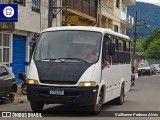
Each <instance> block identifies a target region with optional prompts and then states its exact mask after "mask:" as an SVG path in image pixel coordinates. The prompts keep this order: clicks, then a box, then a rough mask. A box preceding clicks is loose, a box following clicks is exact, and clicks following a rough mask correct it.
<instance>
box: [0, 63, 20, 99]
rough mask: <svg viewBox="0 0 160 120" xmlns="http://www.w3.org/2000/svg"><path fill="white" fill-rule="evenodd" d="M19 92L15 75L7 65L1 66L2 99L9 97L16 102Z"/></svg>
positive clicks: (0, 85) (0, 89)
mask: <svg viewBox="0 0 160 120" xmlns="http://www.w3.org/2000/svg"><path fill="white" fill-rule="evenodd" d="M16 92H17V84H16V79H15V75H14V74H13V72H12V71H11V70H10V68H8V67H7V66H6V65H0V99H1V100H2V98H3V97H9V98H11V100H12V101H14V96H15V93H16Z"/></svg>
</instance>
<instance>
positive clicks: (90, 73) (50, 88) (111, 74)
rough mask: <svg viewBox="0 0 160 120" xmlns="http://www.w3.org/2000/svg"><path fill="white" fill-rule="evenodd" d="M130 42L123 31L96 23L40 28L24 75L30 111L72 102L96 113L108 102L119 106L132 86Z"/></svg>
mask: <svg viewBox="0 0 160 120" xmlns="http://www.w3.org/2000/svg"><path fill="white" fill-rule="evenodd" d="M131 42H132V41H131V40H130V38H129V37H128V36H126V35H123V34H120V33H117V32H114V31H112V30H110V29H104V28H98V27H85V26H65V27H54V28H48V29H46V30H44V31H43V32H42V33H41V35H40V38H39V40H38V41H37V44H36V47H35V50H34V53H33V57H32V60H31V64H30V70H29V74H28V85H27V98H28V100H29V101H30V105H31V108H32V110H33V111H41V110H43V107H44V105H45V104H76V105H79V106H85V107H84V108H85V110H87V109H88V110H89V111H91V112H93V113H99V112H100V111H101V110H102V106H103V104H105V103H106V102H108V101H111V100H113V101H114V102H115V103H116V104H119V105H122V104H123V102H124V97H125V95H126V92H127V91H129V90H130V86H131V74H132V72H131V71H132V70H131Z"/></svg>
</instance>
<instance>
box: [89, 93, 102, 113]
mask: <svg viewBox="0 0 160 120" xmlns="http://www.w3.org/2000/svg"><path fill="white" fill-rule="evenodd" d="M102 107H103V92H102V91H101V92H100V93H99V96H98V103H96V105H91V106H88V107H87V109H88V110H89V113H91V114H94V115H98V114H99V113H100V112H101V110H102Z"/></svg>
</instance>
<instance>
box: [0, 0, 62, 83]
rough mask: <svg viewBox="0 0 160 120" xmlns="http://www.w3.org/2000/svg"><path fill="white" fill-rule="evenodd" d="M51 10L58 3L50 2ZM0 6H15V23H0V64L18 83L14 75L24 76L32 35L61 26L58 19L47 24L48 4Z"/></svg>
mask: <svg viewBox="0 0 160 120" xmlns="http://www.w3.org/2000/svg"><path fill="white" fill-rule="evenodd" d="M51 2H52V3H53V4H54V6H60V5H61V0H52V1H51ZM0 3H1V4H8V3H13V4H18V22H16V23H0V64H6V65H8V66H10V67H11V68H12V70H13V72H14V74H15V76H16V78H17V83H20V82H21V81H20V80H19V79H18V73H22V72H24V73H26V74H27V73H28V66H29V63H30V59H31V49H30V45H29V43H30V40H31V38H32V36H33V35H34V34H35V33H40V32H41V31H42V30H44V29H46V28H48V24H49V21H51V22H52V26H60V25H61V15H60V14H57V16H56V18H54V19H52V18H50V19H51V20H49V18H48V13H49V5H50V3H49V2H48V0H9V1H8V0H1V1H0Z"/></svg>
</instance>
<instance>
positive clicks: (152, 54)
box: [145, 38, 160, 59]
mask: <svg viewBox="0 0 160 120" xmlns="http://www.w3.org/2000/svg"><path fill="white" fill-rule="evenodd" d="M145 55H146V57H147V58H151V59H160V38H159V39H154V40H153V41H152V43H151V44H150V45H149V46H148V49H147V50H146V52H145Z"/></svg>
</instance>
